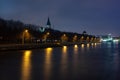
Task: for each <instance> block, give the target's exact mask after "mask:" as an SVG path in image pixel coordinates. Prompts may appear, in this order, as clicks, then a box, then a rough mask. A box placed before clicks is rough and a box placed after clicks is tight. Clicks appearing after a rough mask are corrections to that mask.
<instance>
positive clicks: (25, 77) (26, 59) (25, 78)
mask: <svg viewBox="0 0 120 80" xmlns="http://www.w3.org/2000/svg"><path fill="white" fill-rule="evenodd" d="M31 53H32V51H30V50H27V51H25V52H24V56H23V58H22V69H21V70H22V76H21V80H29V79H30V73H31V59H30V57H31Z"/></svg>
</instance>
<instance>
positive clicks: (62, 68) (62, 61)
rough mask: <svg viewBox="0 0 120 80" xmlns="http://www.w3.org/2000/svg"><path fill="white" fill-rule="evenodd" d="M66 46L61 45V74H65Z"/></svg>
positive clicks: (66, 61)
mask: <svg viewBox="0 0 120 80" xmlns="http://www.w3.org/2000/svg"><path fill="white" fill-rule="evenodd" d="M67 49H68V47H67V46H63V47H62V54H61V65H60V73H61V75H62V76H65V75H66V74H67V73H66V71H67V70H66V67H67V64H68V57H67Z"/></svg>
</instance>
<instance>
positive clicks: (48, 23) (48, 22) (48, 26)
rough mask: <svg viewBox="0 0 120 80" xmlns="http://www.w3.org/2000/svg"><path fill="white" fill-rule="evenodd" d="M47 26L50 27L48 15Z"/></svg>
mask: <svg viewBox="0 0 120 80" xmlns="http://www.w3.org/2000/svg"><path fill="white" fill-rule="evenodd" d="M47 28H51V23H50V19H49V17H48V20H47Z"/></svg>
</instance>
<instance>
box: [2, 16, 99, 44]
mask: <svg viewBox="0 0 120 80" xmlns="http://www.w3.org/2000/svg"><path fill="white" fill-rule="evenodd" d="M23 41H24V43H43V42H80V41H81V42H83V41H87V42H91V41H94V42H95V41H99V38H97V37H95V36H94V35H88V34H87V33H86V31H83V33H82V34H78V33H72V32H63V31H59V30H54V29H50V28H44V27H41V26H36V25H31V24H24V23H22V22H20V21H13V20H4V19H2V18H0V44H6V43H7V44H8V43H10V44H11V43H18V44H20V43H22V42H23Z"/></svg>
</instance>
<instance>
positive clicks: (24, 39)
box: [22, 29, 28, 44]
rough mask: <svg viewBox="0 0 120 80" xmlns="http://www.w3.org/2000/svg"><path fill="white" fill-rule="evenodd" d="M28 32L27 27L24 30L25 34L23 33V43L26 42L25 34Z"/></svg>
mask: <svg viewBox="0 0 120 80" xmlns="http://www.w3.org/2000/svg"><path fill="white" fill-rule="evenodd" d="M26 33H28V30H27V29H26V30H24V31H23V35H22V44H24V43H25V39H24V38H25V34H26Z"/></svg>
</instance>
